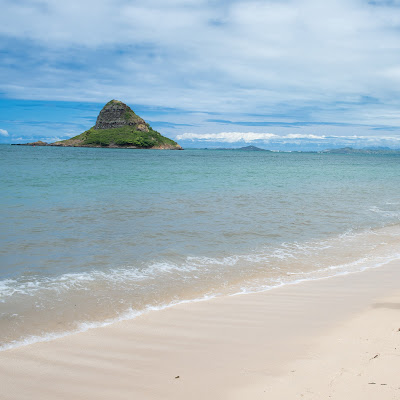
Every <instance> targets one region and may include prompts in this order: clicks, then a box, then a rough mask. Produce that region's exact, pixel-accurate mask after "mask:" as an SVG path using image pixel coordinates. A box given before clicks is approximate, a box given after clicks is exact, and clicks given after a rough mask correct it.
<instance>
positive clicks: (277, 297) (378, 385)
mask: <svg viewBox="0 0 400 400" xmlns="http://www.w3.org/2000/svg"><path fill="white" fill-rule="evenodd" d="M399 283H400V261H395V262H392V263H390V264H388V265H387V266H385V267H380V268H377V269H372V270H368V271H365V272H362V273H356V274H349V275H345V276H338V277H335V278H330V279H324V280H318V281H311V282H304V283H299V284H296V285H290V286H285V287H281V288H277V289H273V290H270V291H268V292H264V293H257V294H247V295H239V296H231V297H223V298H218V299H213V300H208V301H204V302H198V303H187V304H181V305H178V306H175V307H173V308H169V309H165V310H162V311H154V312H150V313H148V314H146V315H143V316H141V317H138V318H137V319H135V320H131V321H125V322H120V323H116V324H114V325H111V326H108V327H104V328H98V329H93V330H90V331H88V332H85V333H79V334H75V335H71V336H68V337H65V338H61V339H56V340H54V341H50V342H44V343H36V344H33V345H29V346H25V347H20V348H17V349H12V350H7V351H3V352H1V353H0V391H1V395H0V397H1V398H2V399H18V400H21V399H66V398H70V399H96V400H98V399H111V398H112V399H250V398H251V399H265V398H269V399H271V398H272V399H288V398H304V399H321V398H332V399H335V398H336V399H344V398H348V399H359V398H363V399H397V398H399V399H400V389H399V388H400V378H399V374H398V371H400V331H399V328H400V284H399Z"/></svg>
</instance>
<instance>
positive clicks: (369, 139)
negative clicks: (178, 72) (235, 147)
mask: <svg viewBox="0 0 400 400" xmlns="http://www.w3.org/2000/svg"><path fill="white" fill-rule="evenodd" d="M176 139H177V140H187V141H205V142H223V143H235V142H240V141H243V142H249V143H250V142H263V143H268V142H271V141H273V142H281V143H289V142H291V141H296V140H304V141H307V142H313V141H324V142H330V143H334V142H335V141H340V142H342V143H344V142H349V143H350V142H357V141H359V142H364V143H365V145H368V143H375V142H376V141H389V142H394V143H397V142H400V137H398V136H362V135H351V136H343V135H342V136H333V135H330V136H326V135H310V134H288V135H275V134H273V133H258V132H220V133H183V134H180V135H177V137H176Z"/></svg>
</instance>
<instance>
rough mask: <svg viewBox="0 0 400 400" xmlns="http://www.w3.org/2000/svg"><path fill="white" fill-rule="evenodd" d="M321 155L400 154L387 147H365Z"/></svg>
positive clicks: (329, 151)
mask: <svg viewBox="0 0 400 400" xmlns="http://www.w3.org/2000/svg"><path fill="white" fill-rule="evenodd" d="M321 153H330V154H400V149H391V148H389V147H366V148H363V149H353V148H352V147H343V148H340V149H329V150H324V151H321Z"/></svg>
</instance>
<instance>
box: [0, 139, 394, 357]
mask: <svg viewBox="0 0 400 400" xmlns="http://www.w3.org/2000/svg"><path fill="white" fill-rule="evenodd" d="M0 171H1V175H0V180H1V186H0V187H1V194H2V195H1V199H0V201H1V208H0V223H1V225H0V226H1V228H0V243H1V246H0V350H5V349H9V348H13V347H18V346H22V345H26V344H29V343H34V342H38V341H44V340H50V339H52V338H55V337H60V336H64V335H68V334H72V333H74V332H79V331H84V330H87V329H90V328H93V327H99V326H104V325H107V324H111V323H113V322H115V321H119V320H125V319H133V318H135V317H137V316H138V315H141V314H143V313H146V312H156V310H159V309H163V308H165V307H171V306H173V305H175V304H179V303H182V302H190V301H202V300H207V299H210V298H213V297H217V296H224V295H238V294H246V293H252V292H258V291H265V290H271V289H273V288H276V287H279V286H282V285H288V284H295V283H297V282H301V281H304V280H314V279H323V278H328V277H331V276H334V275H338V274H346V273H353V272H359V271H362V270H365V269H367V268H375V267H379V266H381V265H385V264H386V263H388V262H389V261H391V260H393V259H397V258H400V246H399V243H400V242H399V239H400V221H399V219H400V156H399V155H395V154H393V155H372V154H353V155H351V154H327V153H320V154H319V153H278V152H254V151H239V150H191V149H187V150H184V151H160V150H128V149H94V148H57V147H29V146H28V147H24V146H10V145H1V146H0Z"/></svg>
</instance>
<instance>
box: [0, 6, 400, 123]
mask: <svg viewBox="0 0 400 400" xmlns="http://www.w3.org/2000/svg"><path fill="white" fill-rule="evenodd" d="M385 3H386V5H385ZM390 4H391V5H390ZM390 4H389V2H382V3H381V6H377V5H373V4H372V2H368V1H366V0H365V1H363V0H326V1H323V2H321V1H320V0H282V1H272V0H264V1H260V0H250V1H247V0H246V1H245V0H236V1H229V2H227V1H222V2H209V1H206V0H198V1H194V0H191V1H183V0H164V1H161V0H149V1H147V2H138V1H128V0H120V1H119V2H118V7H116V6H115V2H113V1H111V0H87V1H84V2H82V1H81V0H69V1H68V2H63V1H57V2H56V1H53V0H41V1H40V2H39V1H36V0H19V1H14V0H0V6H1V9H2V10H3V12H2V13H1V14H0V35H4V36H6V37H7V38H11V39H14V40H17V41H18V40H19V41H21V43H23V46H22V49H21V50H19V48H18V46H16V45H15V43H14V42H13V41H12V40H11V41H8V42H9V43H10V48H9V49H7V48H5V49H3V50H4V51H3V52H2V54H4V57H3V61H0V73H1V74H2V76H7V77H8V78H9V79H7V80H4V81H8V82H12V84H7V83H4V84H2V85H0V89H1V90H2V91H3V92H5V93H6V94H7V95H8V96H10V97H17V98H36V99H48V100H54V99H58V100H91V101H101V102H102V101H105V100H108V99H109V98H111V97H117V98H120V99H121V100H123V101H125V102H127V103H140V104H146V105H156V106H167V107H178V108H183V109H190V110H199V111H201V110H203V111H204V110H205V111H218V112H248V113H250V112H256V113H273V112H282V111H283V112H288V113H289V112H291V110H294V109H302V108H303V107H305V106H310V105H315V104H318V105H319V109H317V108H316V107H315V108H314V109H311V111H309V112H310V118H311V119H313V120H323V119H325V120H330V121H335V120H336V121H337V120H341V121H343V120H344V119H345V120H349V121H352V122H361V121H363V120H364V118H368V119H369V122H370V123H375V124H377V123H382V120H381V116H382V115H387V114H390V113H393V112H394V110H398V109H399V108H400V87H399V85H398V82H399V80H400V78H399V77H400V75H399V71H400V62H399V59H398V54H399V50H400V29H399V27H400V8H399V7H398V2H391V3H390ZM27 41H28V42H27ZM4 42H5V43H6V42H7V40H6V41H4ZM35 46H37V47H35ZM30 49H32V51H30ZM7 50H9V51H7ZM18 52H20V53H18ZM16 54H17V56H16ZM18 54H19V55H21V57H22V56H23V60H24V62H23V63H22V62H18ZM14 57H17V58H16V59H14ZM74 62H75V63H77V65H73V66H71V63H74ZM25 63H26V65H27V66H26V68H27V69H29V70H30V71H32V72H31V73H29V74H28V73H27V72H26V70H24V64H25ZM15 65H18V68H15ZM364 96H369V97H371V98H373V99H375V104H372V105H369V106H368V109H367V110H365V108H364V109H363V108H362V107H360V103H361V104H362V103H363V100H362V98H363V97H364ZM377 111H379V112H377ZM396 123H398V124H399V125H400V121H399V119H398V118H397V122H396Z"/></svg>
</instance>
